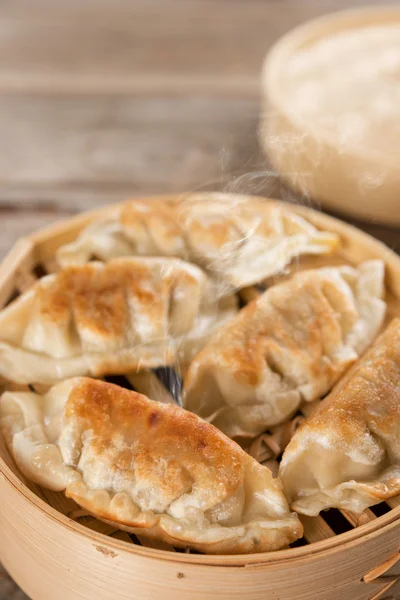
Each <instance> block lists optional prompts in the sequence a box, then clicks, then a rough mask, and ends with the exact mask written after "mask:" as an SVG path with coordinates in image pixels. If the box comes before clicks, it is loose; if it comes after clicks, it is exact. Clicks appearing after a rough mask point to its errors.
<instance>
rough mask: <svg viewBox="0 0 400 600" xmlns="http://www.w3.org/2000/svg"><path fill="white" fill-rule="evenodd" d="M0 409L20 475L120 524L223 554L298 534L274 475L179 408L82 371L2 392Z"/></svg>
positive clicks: (281, 542) (269, 546)
mask: <svg viewBox="0 0 400 600" xmlns="http://www.w3.org/2000/svg"><path fill="white" fill-rule="evenodd" d="M0 407H1V412H0V415H1V427H2V430H3V433H4V437H5V439H6V442H7V444H8V446H9V448H10V450H11V452H12V454H13V456H14V458H15V460H16V462H17V465H18V466H19V468H20V469H21V471H22V472H23V473H24V475H25V476H26V477H27V478H29V479H31V480H32V481H34V482H36V483H38V484H40V485H42V486H44V487H47V488H49V489H52V490H56V491H61V490H65V492H66V495H67V496H68V497H69V498H73V499H74V500H75V501H76V502H77V503H78V504H80V505H81V506H83V507H84V508H85V509H86V510H88V511H89V512H90V513H92V514H93V515H95V516H97V517H99V518H101V519H103V520H106V521H112V522H113V523H115V524H116V525H117V526H119V527H121V528H122V529H125V530H127V531H131V532H133V533H140V534H142V535H146V536H149V537H152V538H157V539H160V540H163V541H166V542H168V543H171V544H173V545H175V546H182V547H185V546H190V547H191V548H196V549H197V550H200V551H202V552H207V553H230V554H235V553H242V552H246V553H247V552H262V551H265V550H276V549H279V548H281V547H282V546H286V545H287V544H289V543H291V542H293V541H294V540H296V539H297V538H298V537H300V536H301V535H302V527H301V524H300V522H299V520H298V517H297V516H296V515H295V514H290V512H289V507H288V504H287V501H286V499H285V497H284V495H283V493H282V488H281V484H280V482H279V480H277V479H273V477H272V475H271V472H270V471H269V470H268V469H267V468H266V467H263V466H261V465H260V464H259V463H258V462H257V461H255V460H254V459H253V458H252V457H250V456H249V455H248V454H246V453H245V452H244V451H243V450H242V449H241V448H240V447H239V446H238V445H237V444H235V443H234V442H232V441H231V440H230V439H229V438H227V437H225V436H224V435H223V434H222V433H221V432H220V431H218V429H216V428H215V427H213V426H212V425H210V424H209V423H205V422H204V421H202V420H201V419H199V418H198V417H197V416H196V415H193V414H191V413H189V412H187V411H185V410H183V409H182V408H179V407H177V406H174V405H171V404H161V403H159V402H153V401H151V400H149V399H148V398H146V396H142V395H141V394H138V393H136V392H132V391H128V390H125V389H123V388H120V387H118V386H115V385H112V384H109V383H106V382H102V381H96V380H93V379H88V378H74V379H71V380H68V381H65V382H62V383H58V384H57V385H56V386H54V387H53V388H51V390H50V391H49V392H48V393H47V394H45V395H44V396H40V395H38V394H33V393H29V392H6V393H4V394H3V396H2V398H1V405H0Z"/></svg>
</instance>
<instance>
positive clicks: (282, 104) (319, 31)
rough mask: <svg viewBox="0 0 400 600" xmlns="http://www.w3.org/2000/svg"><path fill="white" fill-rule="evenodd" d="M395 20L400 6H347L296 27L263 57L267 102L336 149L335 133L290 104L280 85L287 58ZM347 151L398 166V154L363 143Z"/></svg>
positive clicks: (396, 20)
mask: <svg viewBox="0 0 400 600" xmlns="http://www.w3.org/2000/svg"><path fill="white" fill-rule="evenodd" d="M394 22H397V23H398V24H399V25H400V7H399V6H395V5H390V4H388V5H385V6H381V7H379V6H376V7H365V8H349V9H345V10H341V11H337V12H333V13H331V14H329V15H325V16H323V17H318V18H316V19H312V20H311V21H308V22H306V23H304V24H302V25H299V26H297V27H295V28H294V29H292V30H291V31H289V32H288V33H286V34H285V35H284V36H282V37H281V38H280V39H279V40H278V41H277V42H276V43H275V44H274V46H273V47H272V49H271V50H270V51H269V52H268V54H267V56H266V57H265V59H264V63H263V66H262V70H261V79H262V89H263V94H264V97H265V98H266V100H267V102H268V103H269V104H270V106H271V107H273V109H274V110H276V111H277V112H278V113H282V114H284V115H285V118H286V119H287V120H288V121H289V122H291V123H293V124H294V125H295V127H296V128H298V129H300V130H303V131H306V132H308V133H309V134H310V135H312V136H313V137H315V138H318V140H319V141H320V142H321V143H324V144H326V145H328V146H329V147H331V148H333V149H335V148H337V147H338V142H337V141H335V138H334V134H332V133H331V132H329V131H328V130H326V129H325V128H324V127H323V126H319V127H318V128H317V127H316V126H315V125H313V121H312V119H311V118H303V117H302V116H301V115H300V114H299V113H298V112H297V111H296V109H295V108H292V107H291V105H290V97H288V94H287V93H286V92H285V90H284V86H283V85H282V82H283V81H284V78H285V72H286V65H287V62H288V59H290V58H291V56H293V54H294V53H295V52H296V51H297V50H299V49H301V48H304V47H307V46H309V45H311V44H312V43H314V42H316V41H319V40H320V39H323V38H324V37H328V38H329V36H330V35H332V34H334V33H340V32H342V31H345V30H347V29H352V28H354V27H356V26H361V27H362V26H365V25H368V24H371V25H372V24H373V25H378V24H392V23H394ZM346 151H347V152H348V154H351V155H352V156H355V157H357V158H359V159H362V160H364V161H366V162H369V163H374V164H375V165H382V164H383V165H384V166H386V167H388V166H390V167H391V168H393V169H397V168H398V160H399V154H397V155H394V156H393V155H390V156H388V155H387V154H383V153H381V152H374V149H373V148H372V149H370V148H368V147H366V146H365V145H364V146H355V145H352V146H350V145H349V146H346Z"/></svg>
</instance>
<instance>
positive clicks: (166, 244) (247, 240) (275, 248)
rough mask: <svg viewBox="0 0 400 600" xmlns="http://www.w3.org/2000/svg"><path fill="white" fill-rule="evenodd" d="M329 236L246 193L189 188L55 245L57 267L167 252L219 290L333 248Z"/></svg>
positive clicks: (135, 204)
mask: <svg viewBox="0 0 400 600" xmlns="http://www.w3.org/2000/svg"><path fill="white" fill-rule="evenodd" d="M338 245H339V239H338V236H337V235H336V234H333V233H329V232H326V231H319V230H318V229H316V228H315V227H314V226H313V225H312V224H311V223H309V222H308V221H306V220H305V219H304V218H303V217H300V216H299V215H297V214H296V213H294V212H292V211H290V209H288V208H283V207H282V206H280V205H278V204H277V203H274V202H271V201H267V200H265V199H262V198H257V197H253V196H240V195H235V194H223V193H199V194H190V195H187V196H185V197H182V198H178V197H177V198H176V199H175V200H174V199H170V200H153V201H143V200H133V201H131V202H128V203H126V204H125V205H124V206H123V207H122V209H119V210H118V211H116V212H115V214H114V215H112V216H110V217H109V218H108V219H105V220H103V221H98V222H94V223H93V224H92V225H90V226H89V227H88V228H87V229H85V230H84V231H83V232H82V233H81V234H80V236H78V238H77V239H76V240H75V241H74V242H72V243H71V244H68V245H66V246H62V247H61V248H60V249H59V251H58V253H57V259H58V261H59V263H60V264H61V265H63V266H65V265H68V264H73V263H75V264H77V263H79V264H82V263H84V262H87V261H88V260H90V259H91V258H92V257H93V256H96V257H97V258H99V259H101V260H109V259H110V258H114V257H116V256H129V255H136V256H175V257H179V258H182V259H184V260H188V261H190V262H192V263H194V264H197V265H199V266H201V267H202V268H203V269H205V270H206V271H207V272H208V274H209V275H210V277H212V278H213V279H214V281H216V282H217V283H218V284H219V285H220V286H221V290H222V291H224V292H225V291H226V290H227V289H232V288H233V289H237V288H241V287H244V286H247V285H251V284H254V283H256V282H259V281H261V280H263V279H265V278H267V277H271V276H272V275H274V274H276V273H279V272H281V271H282V270H283V269H284V268H285V266H286V265H287V264H289V263H290V262H291V261H292V260H293V259H294V258H296V257H298V256H301V255H303V254H310V255H320V254H329V253H331V252H333V251H334V250H335V249H336V248H337V247H338Z"/></svg>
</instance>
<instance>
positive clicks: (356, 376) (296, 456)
mask: <svg viewBox="0 0 400 600" xmlns="http://www.w3.org/2000/svg"><path fill="white" fill-rule="evenodd" d="M279 473H280V477H281V480H282V483H283V485H284V489H285V493H286V497H287V498H288V499H289V500H290V502H291V503H292V508H293V509H294V510H297V511H298V512H300V513H303V514H305V515H311V516H315V515H317V514H318V513H319V512H320V511H321V510H324V509H328V508H332V507H335V508H342V509H345V510H349V511H352V512H355V513H360V512H362V511H363V510H364V509H366V508H367V507H368V506H373V505H374V504H378V503H379V502H382V501H383V500H386V499H388V498H392V497H393V496H396V495H397V494H400V319H396V320H394V321H392V323H391V324H390V325H389V327H388V328H387V329H386V331H385V332H384V333H383V334H382V335H381V336H380V337H379V338H378V340H377V341H376V342H375V344H374V345H373V346H372V347H371V348H370V349H369V350H368V351H367V353H366V354H365V356H364V357H363V358H361V359H360V361H359V362H357V363H356V365H354V367H353V368H352V369H351V370H350V371H349V373H348V374H347V375H346V377H345V378H344V380H342V381H340V382H339V383H338V385H337V386H336V388H335V389H334V390H333V391H332V393H331V394H330V395H329V396H328V397H327V398H326V399H325V400H324V401H323V402H322V403H321V405H320V406H319V407H318V409H317V410H316V412H315V413H313V414H312V415H311V417H309V419H308V420H307V421H306V422H305V423H304V425H303V426H302V427H301V428H300V429H299V430H298V431H297V432H296V434H295V435H294V437H293V438H292V440H291V442H290V443H289V445H288V446H287V448H286V450H285V452H284V454H283V458H282V462H281V466H280V471H279Z"/></svg>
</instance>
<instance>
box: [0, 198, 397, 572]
mask: <svg viewBox="0 0 400 600" xmlns="http://www.w3.org/2000/svg"><path fill="white" fill-rule="evenodd" d="M223 194H225V193H223ZM191 195H196V196H200V195H201V196H205V197H207V196H210V198H211V197H212V196H214V195H215V192H195V193H192V192H187V193H183V194H175V195H173V194H168V195H156V196H151V197H144V198H143V197H137V198H134V199H135V200H141V201H144V200H145V201H149V202H151V201H160V200H163V201H174V200H179V199H183V198H185V197H188V196H191ZM233 195H234V196H239V194H233ZM240 196H242V197H248V198H253V199H257V200H262V201H264V202H268V203H269V204H272V205H275V206H278V207H281V208H283V209H288V208H289V209H290V210H292V211H293V212H295V213H297V214H299V215H301V216H302V217H304V218H306V219H307V220H308V221H310V222H311V223H312V224H314V225H315V226H317V227H319V228H322V229H326V230H329V231H331V232H335V233H338V234H339V235H340V234H342V235H344V236H345V237H347V238H351V239H352V241H354V242H356V244H360V245H361V246H365V247H368V248H369V249H370V250H372V251H375V252H374V253H375V254H377V255H378V256H379V255H380V256H382V254H384V255H385V263H386V265H387V266H389V267H390V269H391V270H394V271H395V272H396V275H397V276H398V288H399V302H400V256H398V255H397V254H396V253H395V252H394V251H393V250H391V249H390V248H388V247H387V246H386V245H385V244H383V243H382V242H380V241H378V240H377V239H375V238H373V237H372V236H370V235H369V234H367V233H364V232H362V231H361V230H359V229H357V228H356V227H354V226H353V225H349V224H347V223H344V222H343V221H341V220H340V219H337V218H335V217H331V216H329V215H326V214H323V213H319V212H317V211H315V210H313V209H311V208H308V207H305V206H299V205H293V204H288V203H287V202H283V201H280V200H275V199H271V198H265V197H261V196H253V195H246V194H241V195H240ZM131 200H132V199H131ZM131 200H128V201H124V202H121V203H118V204H113V205H108V206H106V207H103V208H101V209H96V210H93V211H90V212H85V213H82V214H80V215H78V216H76V217H72V218H71V219H67V220H63V221H60V222H59V223H56V224H55V225H50V226H47V227H45V228H43V229H40V230H39V231H38V232H36V233H33V234H32V235H29V236H27V237H25V238H21V239H20V240H19V242H17V243H16V245H15V246H14V247H13V248H12V249H11V250H10V252H9V254H8V255H7V256H6V258H5V259H4V261H3V262H2V263H1V264H0V289H1V287H2V285H4V282H5V281H6V280H7V278H8V275H9V272H10V269H11V268H13V266H14V262H15V255H14V253H15V252H17V253H18V252H20V251H22V253H23V254H24V255H28V254H29V253H30V252H34V251H35V249H39V250H40V245H41V244H43V243H45V242H46V241H49V240H51V239H52V238H54V237H55V236H57V235H59V234H62V233H63V232H65V231H66V230H67V229H69V228H71V227H73V228H74V229H82V228H84V227H85V226H86V225H88V224H89V223H90V222H92V221H94V220H95V219H98V218H102V217H107V216H109V215H110V214H113V213H115V211H116V210H118V209H119V208H121V207H123V206H124V205H125V204H127V202H130V201H131ZM39 254H40V252H39ZM396 281H397V277H396ZM0 477H1V478H3V479H5V480H6V482H7V483H8V484H9V485H11V486H12V487H14V488H15V489H16V490H17V491H18V492H19V493H20V494H22V495H23V496H24V497H25V499H26V500H27V501H29V502H31V503H32V504H33V505H35V506H36V507H37V508H38V509H40V510H42V511H43V512H44V513H45V514H46V515H47V517H48V518H49V519H51V520H52V521H53V522H55V523H57V524H58V525H60V526H63V527H67V528H68V529H70V530H72V531H74V532H76V533H77V534H78V535H80V536H84V537H86V538H88V539H90V540H91V541H93V542H96V543H99V544H102V545H103V546H105V545H107V546H109V547H112V548H115V549H118V550H120V551H122V552H128V553H131V554H138V555H141V556H144V557H147V558H151V559H158V560H165V561H169V562H174V563H186V564H192V565H199V566H201V565H203V566H210V565H212V566H219V567H249V566H250V567H263V566H267V565H271V566H272V565H279V564H281V563H287V562H293V561H296V563H297V564H299V566H300V564H301V562H303V559H304V561H306V559H307V557H309V556H310V555H326V554H327V553H330V554H332V553H334V552H341V551H342V550H343V549H345V548H351V547H354V546H356V545H357V544H361V543H362V541H363V539H365V538H366V537H370V536H373V535H374V534H376V533H377V531H378V530H379V531H380V532H382V533H384V532H388V531H390V530H391V529H395V528H396V527H399V526H400V506H398V507H396V508H392V509H391V510H390V511H389V512H388V513H387V514H385V515H382V516H380V517H377V518H376V519H374V520H372V521H370V522H368V523H365V524H363V525H360V526H358V527H356V528H355V529H352V530H350V531H347V532H345V533H341V534H338V535H336V536H334V537H331V538H328V539H325V540H322V541H317V542H313V543H312V544H309V545H307V546H302V547H298V548H289V549H286V550H279V551H274V552H262V553H258V554H240V555H201V554H184V553H178V552H170V551H166V550H158V549H153V548H147V547H142V546H137V545H134V544H129V543H127V542H124V541H122V540H118V539H116V538H112V537H109V536H106V535H104V534H102V533H98V532H96V531H93V530H91V529H88V528H87V527H84V526H83V525H81V524H80V523H77V522H76V521H74V520H73V519H70V518H68V517H67V516H65V515H64V514H62V513H61V512H59V511H58V510H56V509H55V508H53V507H52V506H50V505H49V504H47V503H46V502H45V501H44V500H42V499H41V498H39V497H38V496H37V495H36V494H34V492H32V491H31V490H30V489H29V488H28V487H27V486H26V485H25V484H24V483H23V482H22V481H21V480H20V479H19V477H18V476H17V475H16V474H15V473H14V472H13V470H12V469H11V468H10V467H9V466H8V465H7V464H6V462H5V461H4V459H3V457H2V456H1V455H0Z"/></svg>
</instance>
